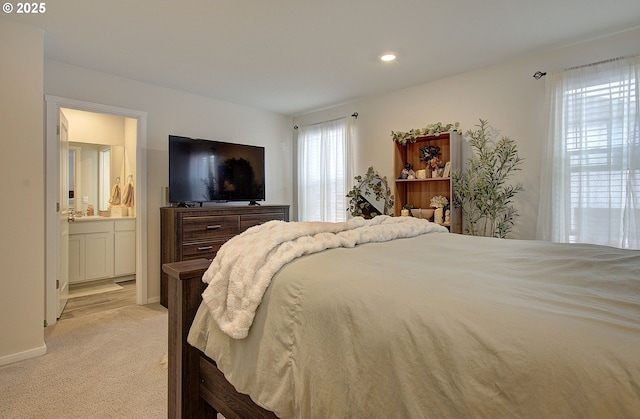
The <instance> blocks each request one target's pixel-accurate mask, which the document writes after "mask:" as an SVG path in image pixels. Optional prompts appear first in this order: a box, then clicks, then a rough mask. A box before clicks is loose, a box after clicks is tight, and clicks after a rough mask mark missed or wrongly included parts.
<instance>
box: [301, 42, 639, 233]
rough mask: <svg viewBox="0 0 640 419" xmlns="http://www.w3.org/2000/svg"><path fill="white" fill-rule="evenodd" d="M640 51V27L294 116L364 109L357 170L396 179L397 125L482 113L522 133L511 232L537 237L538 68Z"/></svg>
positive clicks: (541, 132)
mask: <svg viewBox="0 0 640 419" xmlns="http://www.w3.org/2000/svg"><path fill="white" fill-rule="evenodd" d="M638 53H640V29H636V30H633V31H628V32H624V33H620V34H616V35H612V36H609V37H603V38H600V39H596V40H592V41H589V42H585V43H581V44H577V45H572V46H567V47H564V48H558V49H555V50H550V51H546V52H540V53H536V54H531V55H529V56H527V57H522V58H519V59H515V60H513V61H510V62H506V63H501V64H497V65H495V66H492V67H489V68H484V69H480V70H477V71H473V72H469V73H466V74H461V75H456V76H452V77H449V78H446V79H442V80H438V81H435V82H432V83H427V84H424V85H420V86H416V87H412V88H409V89H405V90H401V91H397V92H393V93H390V94H386V95H383V96H379V97H375V98H371V99H366V100H361V101H356V102H353V103H350V104H346V105H342V106H339V107H335V108H332V109H328V110H323V111H320V112H315V113H309V114H306V115H302V116H299V117H296V118H294V124H296V125H299V126H302V125H305V124H310V123H315V122H319V121H323V120H328V119H332V118H336V117H338V116H347V115H351V114H352V113H353V112H358V113H359V117H358V120H357V122H356V125H357V132H358V140H357V144H356V156H357V157H356V159H357V160H356V168H355V173H356V174H362V173H364V172H366V170H367V168H368V167H369V166H371V165H373V166H374V168H376V169H377V170H378V172H379V173H380V174H382V175H386V176H387V177H388V178H389V179H395V178H396V177H397V176H398V174H397V173H393V143H392V140H391V131H408V130H409V129H411V128H422V127H424V126H426V125H428V124H431V123H434V122H438V121H440V122H442V123H449V122H456V121H457V122H460V124H461V126H462V128H463V131H466V130H468V129H476V127H475V125H477V124H478V122H479V119H480V118H482V119H487V120H488V121H489V123H490V124H491V125H492V126H493V127H495V128H497V129H499V130H500V131H501V133H502V134H503V135H506V136H509V137H511V138H513V139H515V140H516V141H517V143H518V148H519V153H520V156H521V157H523V158H524V163H523V165H522V171H520V172H516V175H515V176H514V177H513V180H514V182H522V183H523V184H524V188H525V190H524V191H523V192H521V193H520V194H519V195H518V196H517V199H516V201H517V202H516V206H517V208H518V210H519V212H520V218H519V219H518V220H517V221H516V226H515V228H514V230H513V234H512V237H514V238H522V239H533V238H535V225H536V218H537V211H538V200H539V195H540V182H539V176H540V170H541V163H542V161H541V159H542V149H543V143H544V141H545V138H546V121H545V113H546V111H545V81H544V80H545V79H544V78H543V79H540V80H535V79H534V78H533V73H535V72H536V71H537V70H541V71H546V72H549V73H553V72H557V71H561V70H563V69H565V68H570V67H574V66H578V65H583V64H589V63H593V62H598V61H602V60H606V59H609V58H615V57H619V56H623V55H633V54H638ZM434 65H437V62H434Z"/></svg>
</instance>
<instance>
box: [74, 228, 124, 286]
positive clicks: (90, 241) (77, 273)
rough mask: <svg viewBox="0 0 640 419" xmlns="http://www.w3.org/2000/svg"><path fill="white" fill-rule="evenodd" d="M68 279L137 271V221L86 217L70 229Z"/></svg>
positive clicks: (90, 279)
mask: <svg viewBox="0 0 640 419" xmlns="http://www.w3.org/2000/svg"><path fill="white" fill-rule="evenodd" d="M69 265H70V267H69V282H70V283H77V282H84V281H93V280H97V279H105V278H113V277H119V276H124V275H134V274H135V271H136V269H135V220H133V219H117V220H114V219H109V218H106V219H105V218H98V217H96V218H86V219H81V220H77V221H76V222H74V223H72V224H71V225H70V229H69Z"/></svg>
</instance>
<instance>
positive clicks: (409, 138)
mask: <svg viewBox="0 0 640 419" xmlns="http://www.w3.org/2000/svg"><path fill="white" fill-rule="evenodd" d="M459 127H460V123H459V122H455V123H453V124H442V122H436V123H435V124H430V125H427V126H426V127H424V128H417V129H411V130H409V131H408V132H402V131H391V138H392V139H393V141H395V142H396V143H399V144H402V145H407V142H409V143H415V142H416V140H417V139H418V138H419V137H424V136H425V135H438V134H442V133H443V132H449V131H454V130H457V129H459Z"/></svg>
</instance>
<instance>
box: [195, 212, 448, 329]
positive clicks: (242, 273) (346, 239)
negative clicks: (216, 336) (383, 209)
mask: <svg viewBox="0 0 640 419" xmlns="http://www.w3.org/2000/svg"><path fill="white" fill-rule="evenodd" d="M447 231H448V230H447V229H446V228H445V227H442V226H439V225H437V224H434V223H430V222H428V221H426V220H422V219H418V218H413V217H389V216H386V215H383V216H378V217H375V218H373V219H371V220H365V219H363V218H361V217H356V218H352V219H350V220H349V221H347V222H344V223H323V222H300V223H285V222H283V221H270V222H268V223H265V224H262V225H258V226H255V227H252V228H250V229H248V230H247V231H245V232H244V233H242V234H240V235H238V236H235V237H234V238H232V239H231V240H229V241H228V242H226V243H225V244H224V245H223V246H222V248H221V249H220V250H219V251H218V254H217V256H216V258H215V259H214V260H213V262H212V263H211V266H210V267H209V269H208V270H207V271H206V272H205V274H204V277H203V281H204V282H206V283H208V284H209V286H208V287H207V289H206V290H205V292H204V293H203V294H202V297H203V300H204V302H205V303H206V304H207V306H208V307H209V309H210V310H211V314H212V315H213V318H214V319H215V320H216V322H217V323H218V325H219V326H220V329H221V330H222V331H223V332H225V333H226V334H228V335H229V336H231V337H233V338H235V339H242V338H245V337H246V336H247V333H248V332H249V328H250V327H251V323H252V322H253V318H254V316H255V312H256V309H257V308H258V305H260V302H261V301H262V296H263V295H264V292H265V290H266V289H267V287H268V286H269V284H270V283H271V279H272V278H273V276H274V275H275V274H276V273H277V272H278V271H279V270H280V268H282V266H284V265H285V264H286V263H288V262H291V261H292V260H293V259H295V258H297V257H300V256H303V255H308V254H312V253H316V252H320V251H322V250H326V249H333V248H338V247H354V246H356V245H358V244H364V243H374V242H385V241H389V240H393V239H397V238H408V237H415V236H418V235H421V234H426V233H432V232H445V233H446V232H447Z"/></svg>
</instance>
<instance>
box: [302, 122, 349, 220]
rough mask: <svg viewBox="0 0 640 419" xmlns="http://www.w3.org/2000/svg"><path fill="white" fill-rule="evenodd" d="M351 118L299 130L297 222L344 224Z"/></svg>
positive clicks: (346, 206) (346, 205)
mask: <svg viewBox="0 0 640 419" xmlns="http://www.w3.org/2000/svg"><path fill="white" fill-rule="evenodd" d="M352 137H353V122H352V121H351V118H341V119H337V120H333V121H327V122H322V123H319V124H314V125H309V126H306V127H301V128H300V129H299V132H298V219H299V220H300V221H332V222H338V221H345V220H346V219H347V215H348V213H347V208H348V204H347V198H346V195H347V192H348V184H349V182H350V181H351V180H352V178H353V175H352V167H353V164H352V161H351V160H352V156H351V142H352Z"/></svg>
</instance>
